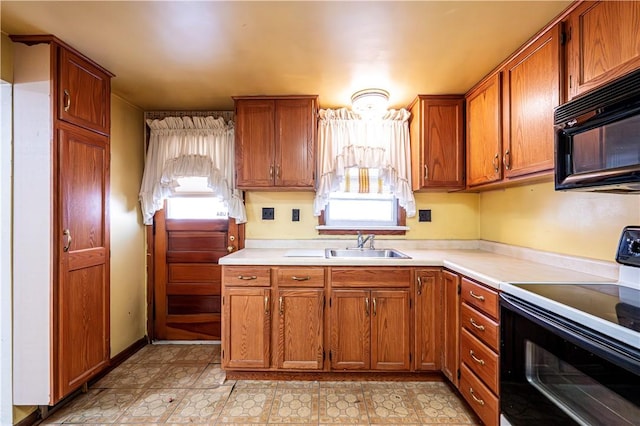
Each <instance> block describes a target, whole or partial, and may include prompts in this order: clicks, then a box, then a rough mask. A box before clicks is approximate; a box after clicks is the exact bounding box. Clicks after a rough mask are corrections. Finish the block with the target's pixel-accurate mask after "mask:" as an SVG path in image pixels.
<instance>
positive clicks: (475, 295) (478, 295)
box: [469, 290, 484, 302]
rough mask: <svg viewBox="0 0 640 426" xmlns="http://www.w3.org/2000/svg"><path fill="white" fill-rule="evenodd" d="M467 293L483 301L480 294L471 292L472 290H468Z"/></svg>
mask: <svg viewBox="0 0 640 426" xmlns="http://www.w3.org/2000/svg"><path fill="white" fill-rule="evenodd" d="M469 294H470V295H471V297H473V298H474V299H478V300H479V301H481V302H484V296H483V295H481V294H475V293H474V292H473V290H469Z"/></svg>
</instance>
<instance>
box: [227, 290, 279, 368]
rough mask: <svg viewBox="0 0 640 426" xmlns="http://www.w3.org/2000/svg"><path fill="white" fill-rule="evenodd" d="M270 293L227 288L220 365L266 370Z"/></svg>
mask: <svg viewBox="0 0 640 426" xmlns="http://www.w3.org/2000/svg"><path fill="white" fill-rule="evenodd" d="M270 296H271V291H270V290H269V289H266V288H226V289H225V294H224V297H223V316H222V328H223V340H222V350H223V354H222V355H223V356H222V365H223V367H225V368H267V367H269V359H270V343H269V338H270V330H271V298H270Z"/></svg>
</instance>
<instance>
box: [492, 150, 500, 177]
mask: <svg viewBox="0 0 640 426" xmlns="http://www.w3.org/2000/svg"><path fill="white" fill-rule="evenodd" d="M491 164H492V165H493V170H495V172H496V173H498V171H499V170H500V155H499V154H496V156H495V157H493V161H492V162H491Z"/></svg>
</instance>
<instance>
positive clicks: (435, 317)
mask: <svg viewBox="0 0 640 426" xmlns="http://www.w3.org/2000/svg"><path fill="white" fill-rule="evenodd" d="M416 276H417V277H416V280H417V281H418V282H417V283H416V303H415V316H416V319H415V338H414V340H415V348H416V349H415V359H416V362H415V368H416V370H420V371H434V370H440V349H441V347H442V340H441V336H442V334H441V331H440V327H438V324H439V323H440V321H442V297H441V279H440V272H439V271H438V270H418V271H416Z"/></svg>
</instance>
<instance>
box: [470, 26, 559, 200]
mask: <svg viewBox="0 0 640 426" xmlns="http://www.w3.org/2000/svg"><path fill="white" fill-rule="evenodd" d="M560 94H561V91H560V25H555V26H552V27H550V28H549V29H548V30H547V31H545V32H544V33H542V34H541V35H539V36H538V37H536V38H535V39H534V40H533V41H532V42H530V43H529V44H527V45H525V47H524V48H523V49H521V50H520V51H518V52H517V53H516V54H514V55H513V56H512V57H511V58H510V59H509V60H508V61H506V62H505V63H504V64H503V66H502V67H500V68H499V69H498V70H496V71H495V72H494V73H493V74H492V75H491V76H490V77H488V78H487V79H485V80H483V81H482V82H481V83H480V84H479V85H478V86H476V87H475V88H473V89H472V90H471V91H470V92H469V93H467V96H466V99H467V187H469V188H473V189H493V188H495V187H497V186H505V185H509V184H511V181H513V180H520V179H523V178H534V177H535V178H538V177H540V176H548V175H550V174H551V173H552V172H553V164H554V162H553V153H554V133H553V109H554V108H555V107H556V106H558V105H559V104H560Z"/></svg>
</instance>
